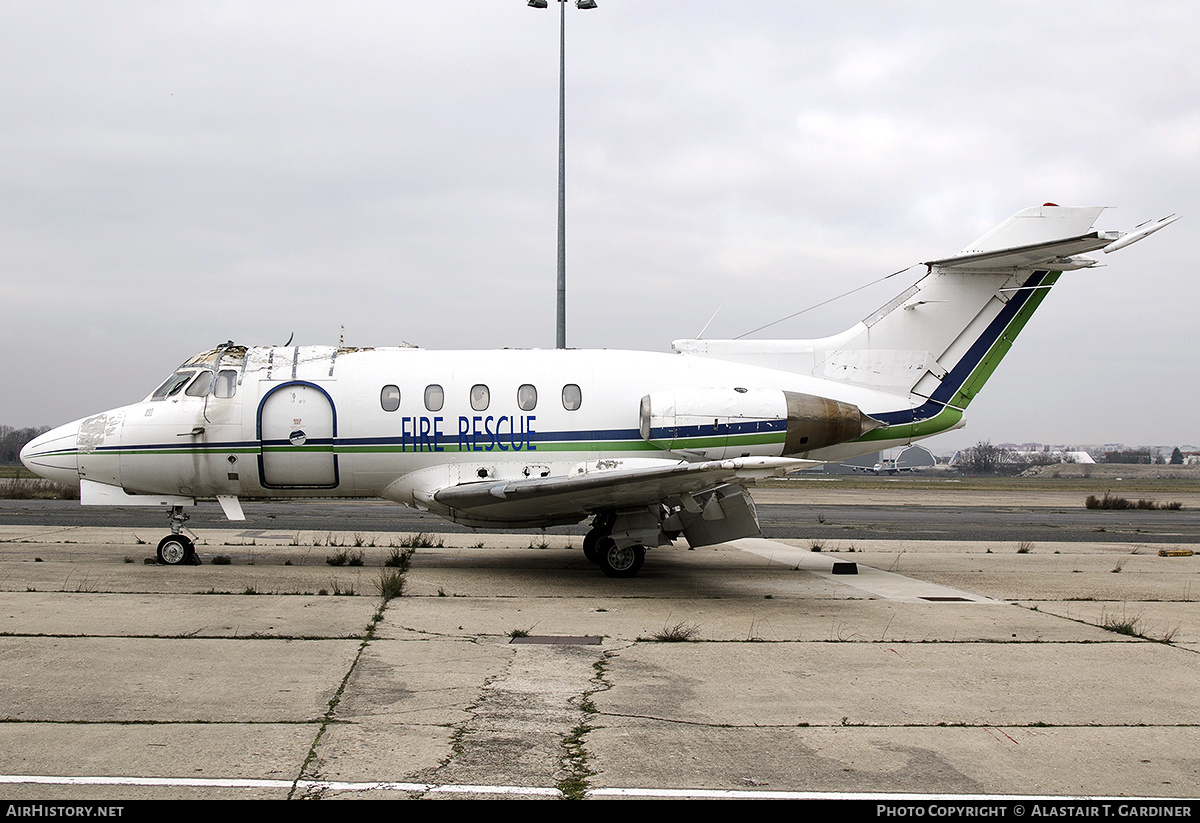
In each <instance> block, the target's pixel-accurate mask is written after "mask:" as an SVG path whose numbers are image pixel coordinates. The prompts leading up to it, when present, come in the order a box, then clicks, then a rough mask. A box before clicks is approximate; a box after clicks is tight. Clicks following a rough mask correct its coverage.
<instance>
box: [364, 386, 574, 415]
mask: <svg viewBox="0 0 1200 823" xmlns="http://www.w3.org/2000/svg"><path fill="white" fill-rule="evenodd" d="M445 402H446V393H445V392H444V391H443V390H442V387H441V386H439V385H437V384H436V383H434V384H432V385H429V386H426V387H425V408H426V409H427V410H429V411H431V412H436V411H441V410H442V406H443V405H445ZM491 403H492V393H491V390H490V389H488V387H487V386H485V385H484V384H483V383H476V384H475V385H474V386H472V387H471V408H472V409H474V410H475V411H485V410H487V407H488V406H490V405H491ZM562 404H563V408H564V409H566V410H567V411H575V410H576V409H578V408H579V407H580V406H581V405H583V392H582V391H581V390H580V388H579V386H577V385H575V384H574V383H568V384H567V385H565V386H563V390H562ZM379 405H380V406H382V407H383V410H384V411H386V412H394V411H396V410H397V409H399V408H400V387H399V386H394V385H387V386H384V387H383V390H382V391H380V392H379ZM517 407H518V408H519V409H520V410H521V411H533V410H534V408H536V407H537V388H536V387H534V386H532V385H530V384H529V383H523V384H521V386H520V387H519V388H518V389H517Z"/></svg>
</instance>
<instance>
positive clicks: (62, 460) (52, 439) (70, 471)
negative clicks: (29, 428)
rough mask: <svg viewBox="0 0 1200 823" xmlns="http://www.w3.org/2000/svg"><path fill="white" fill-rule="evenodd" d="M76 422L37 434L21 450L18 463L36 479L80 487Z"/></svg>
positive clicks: (77, 424) (77, 425) (77, 428)
mask: <svg viewBox="0 0 1200 823" xmlns="http://www.w3.org/2000/svg"><path fill="white" fill-rule="evenodd" d="M78 437H79V423H78V422H75V423H68V424H67V425H65V426H59V427H58V428H57V429H51V430H50V431H48V432H46V433H45V434H42V435H38V436H37V437H35V438H33V439H32V440H30V441H29V442H28V443H26V444H25V448H23V449H21V462H22V463H24V464H25V468H27V469H29V470H30V471H31V472H33V473H34V474H36V475H38V476H39V477H44V478H46V479H47V480H53V481H54V482H55V483H65V484H67V485H69V486H78V485H79V452H78V450H77V449H78Z"/></svg>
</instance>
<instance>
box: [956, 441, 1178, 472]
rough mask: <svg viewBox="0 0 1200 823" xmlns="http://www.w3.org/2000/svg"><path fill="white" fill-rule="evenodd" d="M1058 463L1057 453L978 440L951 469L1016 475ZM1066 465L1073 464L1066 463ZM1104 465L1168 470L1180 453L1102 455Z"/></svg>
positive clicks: (1133, 451)
mask: <svg viewBox="0 0 1200 823" xmlns="http://www.w3.org/2000/svg"><path fill="white" fill-rule="evenodd" d="M1058 462H1060V461H1059V459H1058V456H1057V453H1054V452H1045V453H1039V454H1034V455H1030V454H1026V453H1019V452H1015V451H1013V450H1012V449H1006V448H1004V447H1003V446H994V445H992V444H991V443H989V442H988V441H986V440H981V441H979V442H978V443H976V444H975V445H974V446H971V447H970V448H967V449H963V450H962V451H961V452H959V454H958V459H957V460H956V461H955V463H954V465H955V467H956V468H957V469H958V470H959V471H963V472H966V473H967V474H1020V473H1021V472H1023V471H1025V470H1026V469H1028V468H1030V467H1031V466H1045V465H1049V464H1051V463H1058ZM1067 462H1074V461H1073V460H1070V459H1068V461H1067ZM1104 462H1105V463H1140V464H1142V465H1147V464H1157V465H1165V464H1168V463H1169V464H1170V465H1172V466H1182V465H1183V452H1182V451H1181V450H1180V449H1179V447H1178V446H1176V447H1175V449H1174V450H1173V451H1172V452H1171V457H1170V459H1168V458H1166V457H1164V456H1163V454H1162V453H1161V452H1159V451H1158V450H1155V451H1151V450H1150V449H1125V450H1123V451H1111V452H1105V454H1104Z"/></svg>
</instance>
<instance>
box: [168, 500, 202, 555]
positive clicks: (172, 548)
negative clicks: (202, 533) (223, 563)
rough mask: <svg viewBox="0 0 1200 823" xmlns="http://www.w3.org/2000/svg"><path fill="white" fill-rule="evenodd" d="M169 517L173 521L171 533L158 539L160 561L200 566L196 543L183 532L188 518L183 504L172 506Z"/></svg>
mask: <svg viewBox="0 0 1200 823" xmlns="http://www.w3.org/2000/svg"><path fill="white" fill-rule="evenodd" d="M167 519H168V520H170V522H171V533H170V534H168V535H167V536H166V537H164V538H163V539H162V540H160V541H158V562H159V563H162V564H163V565H164V566H199V565H200V558H199V557H197V556H196V544H195V543H193V542H192V539H191V538H190V537H188V536H187V535H185V534H183V524H184V523H186V522H187V520H188V515H187V514H186V513H185V512H184V511H183V506H172V507H171V513H170V514H169V515H167Z"/></svg>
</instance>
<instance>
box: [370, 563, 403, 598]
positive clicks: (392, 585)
mask: <svg viewBox="0 0 1200 823" xmlns="http://www.w3.org/2000/svg"><path fill="white" fill-rule="evenodd" d="M375 585H376V586H377V587H378V589H379V597H380V599H381V600H383V602H384V603H387V602H388V601H389V600H391V599H393V598H395V597H400V596H401V595H403V594H404V572H403V571H401V570H399V569H394V568H393V569H383V570H382V571H380V573H379V581H378V582H377V583H376V584H375Z"/></svg>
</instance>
